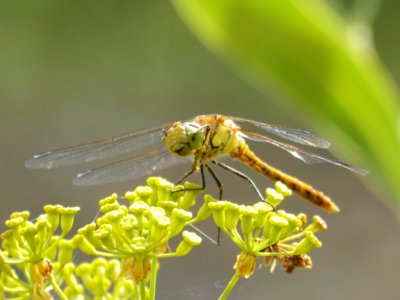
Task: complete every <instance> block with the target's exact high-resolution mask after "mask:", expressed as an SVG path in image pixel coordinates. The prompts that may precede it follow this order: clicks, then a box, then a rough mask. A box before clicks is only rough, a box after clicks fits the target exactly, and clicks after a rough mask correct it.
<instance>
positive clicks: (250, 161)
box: [231, 142, 339, 212]
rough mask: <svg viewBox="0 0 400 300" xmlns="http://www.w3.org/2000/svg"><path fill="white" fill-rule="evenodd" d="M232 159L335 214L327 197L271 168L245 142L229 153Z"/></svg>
mask: <svg viewBox="0 0 400 300" xmlns="http://www.w3.org/2000/svg"><path fill="white" fill-rule="evenodd" d="M231 156H232V157H233V158H237V159H240V160H241V161H242V162H243V163H245V164H246V165H249V166H250V167H252V168H253V169H254V170H256V171H257V172H259V173H261V174H263V175H265V176H267V177H268V178H270V179H272V180H273V181H281V182H283V183H284V184H285V185H286V186H287V187H289V188H290V189H291V190H292V191H293V192H295V193H297V194H298V195H300V196H301V197H303V198H304V199H305V200H308V201H310V202H311V203H313V204H315V205H317V206H319V207H321V208H322V209H324V210H326V211H328V212H337V211H339V207H337V206H336V204H335V203H333V202H332V201H331V199H330V198H329V197H328V196H325V195H324V193H322V192H321V191H319V190H316V189H314V188H313V187H312V186H311V185H309V184H307V183H305V182H303V181H301V180H299V179H297V178H295V177H293V176H290V175H288V174H286V173H284V172H282V171H279V170H278V169H276V168H274V167H271V166H270V165H268V164H267V163H265V162H264V161H262V160H261V159H260V158H258V157H257V156H256V155H255V154H254V153H253V152H252V151H251V150H250V148H249V147H248V146H247V144H246V143H245V142H242V143H240V145H239V147H236V149H235V150H234V151H233V152H231Z"/></svg>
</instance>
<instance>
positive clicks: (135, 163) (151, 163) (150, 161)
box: [73, 149, 190, 186]
mask: <svg viewBox="0 0 400 300" xmlns="http://www.w3.org/2000/svg"><path fill="white" fill-rule="evenodd" d="M189 161H190V160H188V159H185V158H181V157H175V156H173V155H172V154H171V153H170V152H168V151H167V150H166V149H163V150H162V151H152V152H148V153H145V154H143V155H139V156H136V157H134V158H131V159H128V160H123V161H120V162H117V163H112V164H109V165H105V166H103V167H99V168H95V169H92V170H88V171H85V172H83V173H79V174H78V175H76V177H75V179H74V181H73V182H74V184H75V185H79V186H89V185H97V184H104V183H112V182H119V181H125V180H133V179H137V178H140V177H145V176H149V175H151V174H153V173H154V172H156V171H160V170H163V169H166V168H169V167H172V166H174V165H176V164H179V163H184V162H189Z"/></svg>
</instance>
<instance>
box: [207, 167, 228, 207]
mask: <svg viewBox="0 0 400 300" xmlns="http://www.w3.org/2000/svg"><path fill="white" fill-rule="evenodd" d="M204 166H205V167H206V169H207V171H208V172H209V173H210V174H211V176H212V178H213V179H214V181H215V183H216V184H217V186H218V189H219V200H221V199H222V193H223V192H224V185H223V184H222V182H221V181H220V180H219V179H218V177H217V175H215V173H214V171H213V170H212V169H211V168H210V166H209V165H207V164H204Z"/></svg>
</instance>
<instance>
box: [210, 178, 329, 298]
mask: <svg viewBox="0 0 400 300" xmlns="http://www.w3.org/2000/svg"><path fill="white" fill-rule="evenodd" d="M266 194H267V197H266V199H267V201H268V203H271V204H273V205H274V206H275V207H276V206H279V205H280V204H281V203H282V201H283V200H284V199H285V197H287V196H289V195H290V194H291V192H290V190H289V189H288V188H287V187H286V186H284V185H283V183H281V182H277V183H276V189H275V190H273V189H270V188H268V189H267V191H266ZM206 197H211V196H206ZM209 207H210V209H211V210H212V214H213V218H214V221H215V223H216V224H217V226H218V227H219V228H220V229H221V230H222V231H223V232H224V233H225V234H226V235H227V236H228V237H229V238H230V239H231V240H232V241H233V242H234V243H235V244H236V245H237V246H238V247H239V248H240V249H241V252H240V254H239V255H238V256H237V259H236V262H235V264H234V267H233V268H234V269H235V271H236V273H235V275H234V277H233V278H232V280H231V282H230V284H229V285H228V287H227V288H226V290H225V292H226V293H225V292H224V294H223V295H222V296H221V298H220V299H224V298H225V297H226V296H227V295H228V294H229V292H230V291H231V289H232V288H233V285H234V284H235V283H236V281H237V279H238V278H239V277H244V278H249V277H250V276H251V275H252V274H253V273H254V270H255V266H256V260H257V257H260V256H261V257H264V263H265V265H267V266H270V267H271V271H273V270H274V267H275V265H276V263H278V264H280V265H282V267H283V268H284V269H285V271H286V272H287V273H291V272H293V270H294V269H295V268H305V269H310V268H311V266H312V262H311V258H310V257H309V256H308V255H307V253H309V252H310V251H311V250H312V249H314V248H319V247H322V243H321V242H320V241H319V240H318V239H317V238H316V236H315V235H314V233H316V232H317V231H318V230H326V228H327V227H326V224H325V222H324V221H323V220H322V219H321V218H320V217H319V216H315V217H314V218H313V223H312V224H311V225H309V226H307V227H306V226H305V225H306V224H305V222H306V217H305V215H303V214H300V215H298V216H295V215H293V214H290V213H287V212H285V211H284V210H278V211H274V209H273V208H272V207H271V205H269V204H267V203H265V202H258V203H256V204H254V205H252V206H245V205H237V204H233V203H231V202H228V201H218V202H215V201H212V202H210V204H209Z"/></svg>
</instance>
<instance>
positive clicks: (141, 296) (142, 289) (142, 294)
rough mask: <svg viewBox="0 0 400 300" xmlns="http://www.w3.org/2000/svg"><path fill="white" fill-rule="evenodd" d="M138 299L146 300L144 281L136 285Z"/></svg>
mask: <svg viewBox="0 0 400 300" xmlns="http://www.w3.org/2000/svg"><path fill="white" fill-rule="evenodd" d="M138 287H139V288H138V290H137V291H138V296H139V297H138V299H139V300H146V280H142V281H141V282H140V283H139V284H138Z"/></svg>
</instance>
